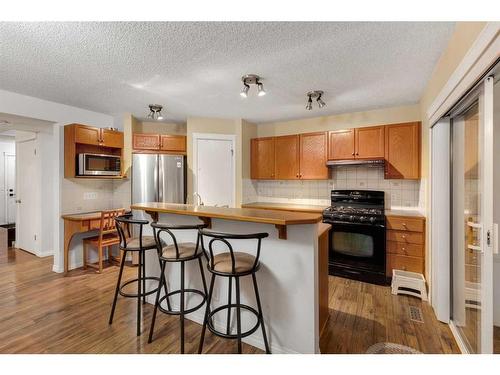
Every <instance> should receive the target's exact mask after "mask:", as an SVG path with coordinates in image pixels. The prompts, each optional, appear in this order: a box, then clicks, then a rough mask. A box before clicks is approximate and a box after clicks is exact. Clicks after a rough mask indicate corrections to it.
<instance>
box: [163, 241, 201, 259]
mask: <svg viewBox="0 0 500 375" xmlns="http://www.w3.org/2000/svg"><path fill="white" fill-rule="evenodd" d="M177 248H178V249H179V257H178V258H177V253H176V248H175V245H174V244H172V245H168V246H165V247H163V249H162V252H161V256H162V258H165V260H174V259H177V260H181V259H183V260H185V259H188V258H192V257H194V256H200V257H201V256H202V255H203V253H202V252H201V251H199V252H198V253H197V252H196V250H197V247H196V244H195V243H193V242H184V243H178V244H177Z"/></svg>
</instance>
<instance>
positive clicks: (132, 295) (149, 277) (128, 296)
mask: <svg viewBox="0 0 500 375" xmlns="http://www.w3.org/2000/svg"><path fill="white" fill-rule="evenodd" d="M138 280H139V279H138V278H137V277H136V278H135V279H131V280H127V281H125V282H124V283H123V284H122V285H120V289H119V290H118V292H119V293H120V295H121V296H123V297H126V298H136V297H139V296H138V295H137V293H126V292H124V291H123V290H122V289H123V288H125V287H126V286H127V285H130V284H132V283H136V282H137V281H138ZM142 280H154V281H157V282H158V286H159V285H160V278H159V277H153V276H147V277H143V278H141V280H140V282H142ZM158 286H157V287H156V288H154V289H152V290H150V291H147V292H146V293H141V295H140V296H141V297H142V296H149V295H150V294H153V293H156V292H157V291H158Z"/></svg>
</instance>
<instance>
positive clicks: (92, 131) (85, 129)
mask: <svg viewBox="0 0 500 375" xmlns="http://www.w3.org/2000/svg"><path fill="white" fill-rule="evenodd" d="M100 130H101V129H99V128H93V127H90V126H83V125H75V143H82V144H86V145H96V146H98V145H99V144H100V142H101V132H100Z"/></svg>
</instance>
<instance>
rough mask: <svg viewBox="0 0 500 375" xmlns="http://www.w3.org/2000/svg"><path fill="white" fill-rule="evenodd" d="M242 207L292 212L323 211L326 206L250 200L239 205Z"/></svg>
mask: <svg viewBox="0 0 500 375" xmlns="http://www.w3.org/2000/svg"><path fill="white" fill-rule="evenodd" d="M241 207H242V208H258V209H262V210H279V211H294V212H309V213H319V214H321V213H323V210H324V209H325V208H327V207H328V206H316V205H308V204H293V203H268V202H252V203H245V204H242V205H241Z"/></svg>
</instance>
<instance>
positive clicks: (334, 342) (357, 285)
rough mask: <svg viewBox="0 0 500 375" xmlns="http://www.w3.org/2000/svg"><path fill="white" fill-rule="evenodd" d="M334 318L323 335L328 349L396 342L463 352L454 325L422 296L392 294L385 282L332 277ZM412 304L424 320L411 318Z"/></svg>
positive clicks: (358, 348)
mask: <svg viewBox="0 0 500 375" xmlns="http://www.w3.org/2000/svg"><path fill="white" fill-rule="evenodd" d="M329 281H330V286H329V289H330V297H329V307H330V319H329V320H328V325H327V327H326V328H325V332H323V335H322V338H321V347H322V348H323V352H326V353H365V352H366V350H367V349H368V348H369V347H370V346H371V345H373V344H376V343H378V342H392V343H396V344H401V345H406V346H410V347H412V348H414V349H416V350H418V351H421V352H423V353H460V350H459V348H458V346H457V344H456V343H455V340H454V338H453V336H452V333H451V331H450V328H449V327H448V325H447V324H444V323H441V322H439V321H438V320H437V319H436V317H435V315H434V312H433V311H432V307H431V306H430V305H429V304H428V303H426V302H421V301H420V300H419V299H418V298H415V297H410V296H403V295H398V296H394V295H392V294H391V289H390V288H389V287H385V286H379V285H373V284H367V283H362V282H359V281H354V280H348V279H343V278H340V277H330V280H329ZM410 306H415V307H419V308H420V309H421V310H422V317H423V321H424V323H419V322H415V321H412V320H410V313H409V309H410Z"/></svg>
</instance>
